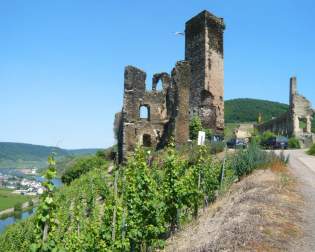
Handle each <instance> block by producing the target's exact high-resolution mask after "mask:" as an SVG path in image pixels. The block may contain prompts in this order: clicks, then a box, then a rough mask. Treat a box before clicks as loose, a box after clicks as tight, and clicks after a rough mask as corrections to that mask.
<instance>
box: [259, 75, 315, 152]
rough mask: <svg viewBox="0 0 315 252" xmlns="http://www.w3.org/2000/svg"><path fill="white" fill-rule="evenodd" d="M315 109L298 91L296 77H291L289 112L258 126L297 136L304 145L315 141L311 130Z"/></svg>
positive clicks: (261, 128)
mask: <svg viewBox="0 0 315 252" xmlns="http://www.w3.org/2000/svg"><path fill="white" fill-rule="evenodd" d="M313 113H314V111H313V109H312V105H311V102H310V101H309V100H307V99H306V98H305V97H304V96H302V95H300V94H299V93H298V92H297V81H296V77H292V78H291V79H290V107H289V111H288V112H287V113H284V114H282V115H281V116H279V117H277V118H274V119H272V120H270V121H267V122H264V123H261V124H258V125H257V126H256V128H257V130H258V131H259V132H264V131H271V132H273V133H275V134H277V135H282V136H288V137H292V136H294V137H296V138H298V139H299V141H300V143H301V145H302V147H308V146H310V145H311V144H312V143H313V142H315V137H314V134H312V132H311V127H312V116H313Z"/></svg>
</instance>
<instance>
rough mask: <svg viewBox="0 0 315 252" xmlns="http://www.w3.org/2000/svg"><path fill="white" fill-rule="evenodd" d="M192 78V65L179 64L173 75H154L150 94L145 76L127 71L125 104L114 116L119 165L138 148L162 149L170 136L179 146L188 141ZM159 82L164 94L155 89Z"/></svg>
mask: <svg viewBox="0 0 315 252" xmlns="http://www.w3.org/2000/svg"><path fill="white" fill-rule="evenodd" d="M190 75H191V74H190V65H189V63H188V62H186V61H180V62H177V64H176V66H175V68H174V69H173V71H172V74H171V76H170V75H169V74H167V73H159V74H155V75H154V76H153V78H152V90H151V91H147V90H146V83H145V81H146V73H145V72H143V71H142V70H140V69H138V68H135V67H133V66H127V67H126V68H125V84H124V105H123V109H122V112H121V113H117V114H116V117H115V121H116V122H115V125H117V126H116V127H117V128H118V152H119V153H118V155H119V162H122V161H123V160H124V159H126V158H127V157H128V155H129V154H131V153H132V152H133V151H134V149H135V147H136V146H137V145H143V146H145V147H151V148H154V149H160V148H163V147H164V146H165V144H167V142H168V140H169V139H170V137H171V136H174V139H175V142H176V143H177V144H182V143H186V142H187V141H188V138H189V131H188V128H189V125H188V124H189V109H188V103H187V102H186V101H188V99H189V87H190V82H191V77H190ZM158 81H162V85H163V89H162V90H161V91H158V90H156V85H157V83H158ZM141 107H143V108H145V109H146V110H147V118H141V114H140V110H141Z"/></svg>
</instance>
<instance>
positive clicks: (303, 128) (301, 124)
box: [299, 118, 307, 132]
mask: <svg viewBox="0 0 315 252" xmlns="http://www.w3.org/2000/svg"><path fill="white" fill-rule="evenodd" d="M306 126H307V120H306V118H299V128H300V130H301V131H303V132H305V131H306Z"/></svg>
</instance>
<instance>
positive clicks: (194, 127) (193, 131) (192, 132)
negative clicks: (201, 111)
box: [189, 116, 202, 140]
mask: <svg viewBox="0 0 315 252" xmlns="http://www.w3.org/2000/svg"><path fill="white" fill-rule="evenodd" d="M201 130H202V124H201V120H200V118H199V117H198V116H194V117H193V118H192V119H191V121H190V124H189V137H190V139H191V140H196V139H197V138H198V132H199V131H201Z"/></svg>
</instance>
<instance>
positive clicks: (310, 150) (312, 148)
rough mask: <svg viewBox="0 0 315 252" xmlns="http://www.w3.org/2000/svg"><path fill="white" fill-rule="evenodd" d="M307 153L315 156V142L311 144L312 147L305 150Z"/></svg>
mask: <svg viewBox="0 0 315 252" xmlns="http://www.w3.org/2000/svg"><path fill="white" fill-rule="evenodd" d="M307 153H308V154H309V155H313V156H315V144H313V145H312V147H311V148H310V149H309V150H308V152H307Z"/></svg>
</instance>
